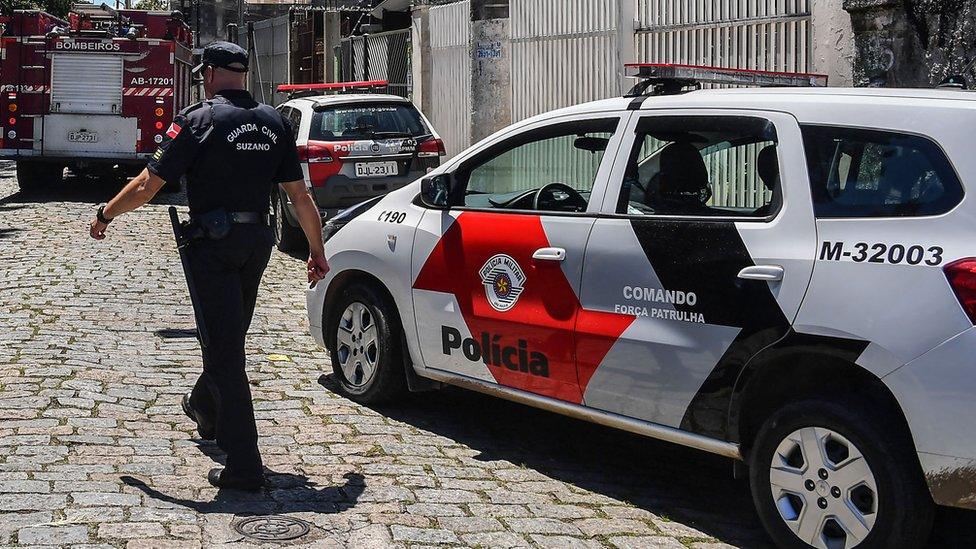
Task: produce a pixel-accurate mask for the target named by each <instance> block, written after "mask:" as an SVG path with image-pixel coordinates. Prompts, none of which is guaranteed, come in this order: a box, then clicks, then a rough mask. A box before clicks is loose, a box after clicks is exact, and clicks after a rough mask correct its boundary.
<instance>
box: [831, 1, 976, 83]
mask: <svg viewBox="0 0 976 549" xmlns="http://www.w3.org/2000/svg"><path fill="white" fill-rule="evenodd" d="M844 9H845V10H847V11H848V12H850V14H851V22H852V26H853V28H854V34H855V37H854V42H855V52H856V53H855V57H856V60H855V66H854V78H855V82H856V83H857V84H859V85H869V86H900V87H901V86H904V87H929V86H934V85H937V84H939V83H940V82H942V81H943V80H945V79H946V78H947V77H949V76H953V75H962V76H963V77H965V79H966V80H967V81H968V82H969V84H970V87H976V72H974V65H976V0H845V2H844Z"/></svg>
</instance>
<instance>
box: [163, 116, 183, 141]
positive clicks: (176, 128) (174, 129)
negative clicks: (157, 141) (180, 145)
mask: <svg viewBox="0 0 976 549" xmlns="http://www.w3.org/2000/svg"><path fill="white" fill-rule="evenodd" d="M182 129H183V126H180V125H179V124H177V122H176V121H175V120H174V121H173V123H172V124H170V125H169V129H167V130H166V135H167V136H168V137H169V138H170V139H176V136H177V135H180V131H181V130H182Z"/></svg>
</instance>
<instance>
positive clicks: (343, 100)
mask: <svg viewBox="0 0 976 549" xmlns="http://www.w3.org/2000/svg"><path fill="white" fill-rule="evenodd" d="M288 102H289V103H298V102H306V103H311V104H312V107H313V108H314V107H327V106H333V105H347V104H355V103H403V104H410V100H409V99H406V98H404V97H400V96H399V95H392V94H386V93H349V94H330V95H309V96H305V97H296V98H294V99H291V100H290V101H288Z"/></svg>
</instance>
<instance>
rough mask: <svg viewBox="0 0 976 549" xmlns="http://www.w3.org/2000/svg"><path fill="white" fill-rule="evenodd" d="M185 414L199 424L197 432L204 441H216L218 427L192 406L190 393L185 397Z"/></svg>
mask: <svg viewBox="0 0 976 549" xmlns="http://www.w3.org/2000/svg"><path fill="white" fill-rule="evenodd" d="M182 404H183V413H184V414H186V415H187V417H189V418H190V419H192V420H193V422H194V423H196V424H197V432H198V433H200V438H202V439H203V440H215V439H216V438H217V427H216V426H215V425H214V424H213V421H212V420H210V419H208V418H206V417H204V416H203V414H198V413H197V411H196V410H194V409H193V406H191V405H190V393H187V394H185V395H183V403H182Z"/></svg>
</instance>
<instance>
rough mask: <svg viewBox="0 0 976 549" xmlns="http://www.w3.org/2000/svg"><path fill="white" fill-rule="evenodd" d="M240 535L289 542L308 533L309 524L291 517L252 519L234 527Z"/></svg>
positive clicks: (247, 519)
mask: <svg viewBox="0 0 976 549" xmlns="http://www.w3.org/2000/svg"><path fill="white" fill-rule="evenodd" d="M234 529H235V530H237V531H238V532H239V533H241V534H243V535H245V536H247V537H249V538H251V539H258V540H262V541H287V540H290V539H296V538H300V537H302V536H304V535H305V534H307V533H308V523H307V522H305V521H304V520H299V519H296V518H291V517H279V516H270V517H250V518H246V519H244V520H242V521H240V522H238V523H237V524H235V525H234Z"/></svg>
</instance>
